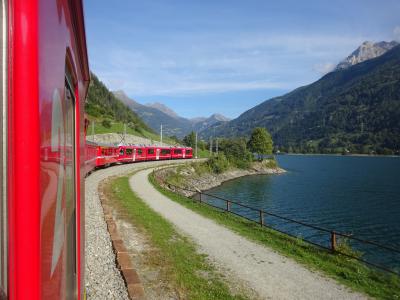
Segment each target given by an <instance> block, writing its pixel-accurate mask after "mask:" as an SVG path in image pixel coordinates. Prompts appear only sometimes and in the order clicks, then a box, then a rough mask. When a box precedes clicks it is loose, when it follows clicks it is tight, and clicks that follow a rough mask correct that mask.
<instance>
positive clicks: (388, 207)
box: [209, 155, 400, 271]
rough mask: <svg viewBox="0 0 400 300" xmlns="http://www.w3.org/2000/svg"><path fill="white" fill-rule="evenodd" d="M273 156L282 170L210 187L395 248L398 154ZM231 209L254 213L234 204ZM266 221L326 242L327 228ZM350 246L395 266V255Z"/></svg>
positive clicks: (398, 241) (398, 260) (398, 259)
mask: <svg viewBox="0 0 400 300" xmlns="http://www.w3.org/2000/svg"><path fill="white" fill-rule="evenodd" d="M277 160H278V163H279V165H280V166H281V167H282V168H284V169H285V170H287V173H285V174H282V175H259V176H247V177H242V178H238V179H235V180H232V181H228V182H226V183H224V184H223V185H221V186H219V187H216V188H214V189H211V190H210V191H209V193H211V194H213V195H217V196H220V197H223V198H228V199H231V200H233V201H237V202H240V203H243V204H246V205H249V206H251V207H254V208H258V209H263V210H265V211H267V212H271V213H275V214H279V215H281V216H285V217H289V218H292V219H295V220H298V221H302V222H305V223H308V224H312V225H317V226H321V227H323V228H327V229H330V230H335V231H339V232H343V233H348V234H352V235H353V236H355V237H359V238H362V239H365V240H370V241H375V242H377V243H379V244H383V245H387V246H391V247H394V248H396V249H400V175H399V171H400V158H397V157H356V156H324V155H280V156H277ZM214 203H217V202H216V201H215V200H214ZM220 205H222V203H220ZM232 209H233V210H234V211H235V212H237V213H240V214H242V215H246V216H247V217H248V218H251V219H254V220H257V218H258V214H257V213H250V212H249V211H248V210H245V209H241V208H240V207H237V206H235V205H233V206H232ZM265 222H266V223H267V224H269V225H271V226H273V227H275V228H277V229H279V230H283V231H286V232H288V233H291V234H294V235H296V236H301V237H303V238H305V239H307V240H309V241H312V242H315V243H318V244H321V245H323V246H326V247H329V241H330V239H329V234H324V233H323V232H319V231H316V230H312V229H307V228H304V227H302V226H297V225H293V224H288V223H287V222H283V221H280V220H278V219H276V218H273V217H269V216H266V218H265ZM351 246H352V247H353V248H355V249H357V250H360V251H361V252H363V253H364V258H365V259H367V260H368V261H371V262H374V263H379V264H385V265H389V266H391V267H392V268H395V269H396V270H397V271H400V255H398V254H393V253H391V252H389V251H385V250H380V249H378V248H377V247H375V246H371V245H365V244H362V243H358V242H351Z"/></svg>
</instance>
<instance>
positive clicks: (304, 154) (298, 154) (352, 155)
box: [275, 153, 400, 158]
mask: <svg viewBox="0 0 400 300" xmlns="http://www.w3.org/2000/svg"><path fill="white" fill-rule="evenodd" d="M275 156H277V157H279V156H338V157H349V156H350V157H383V158H384V157H393V158H400V155H394V154H393V155H383V154H356V153H354V154H346V155H343V154H339V153H337V154H332V153H284V154H275Z"/></svg>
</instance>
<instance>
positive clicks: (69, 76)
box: [64, 48, 79, 296]
mask: <svg viewBox="0 0 400 300" xmlns="http://www.w3.org/2000/svg"><path fill="white" fill-rule="evenodd" d="M71 57H72V55H71V53H70V49H69V48H68V49H67V56H66V63H65V72H64V74H65V84H64V88H65V92H64V97H66V95H67V90H68V92H69V95H70V96H71V100H72V145H73V149H72V153H73V163H72V174H73V199H72V200H73V202H74V204H73V205H74V209H73V211H72V213H71V214H72V216H71V218H73V221H74V223H73V230H74V238H73V239H72V243H73V244H72V248H73V249H74V255H73V257H72V258H73V261H74V264H73V270H72V271H73V274H72V275H73V277H72V280H73V286H74V290H76V288H77V286H78V282H77V279H78V278H77V275H78V274H77V271H78V268H79V266H78V256H79V253H78V251H79V249H78V240H77V239H78V230H79V228H78V222H77V221H78V220H77V209H78V206H77V199H78V197H79V195H78V194H77V193H78V189H77V188H76V187H77V184H78V181H77V180H78V164H77V163H78V156H77V145H76V141H77V132H76V130H77V127H76V126H77V121H79V116H77V111H76V108H77V105H78V103H77V95H76V82H77V81H76V78H77V77H76V73H75V72H74V70H75V68H74V66H73V64H72V59H71ZM65 103H66V99H65ZM66 213H67V212H66ZM66 226H67V227H68V223H67V224H66ZM67 231H68V229H67ZM66 234H68V233H66ZM66 238H67V239H68V236H66ZM67 247H68V246H67ZM67 268H68V266H67ZM70 292H72V294H75V291H70ZM67 296H68V295H67Z"/></svg>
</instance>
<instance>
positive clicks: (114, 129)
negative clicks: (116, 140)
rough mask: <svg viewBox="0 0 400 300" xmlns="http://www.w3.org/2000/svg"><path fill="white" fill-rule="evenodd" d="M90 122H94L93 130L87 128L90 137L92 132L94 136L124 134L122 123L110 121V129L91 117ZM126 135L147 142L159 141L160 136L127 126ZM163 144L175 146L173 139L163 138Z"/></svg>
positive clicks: (90, 127)
mask: <svg viewBox="0 0 400 300" xmlns="http://www.w3.org/2000/svg"><path fill="white" fill-rule="evenodd" d="M89 119H90V122H91V123H92V122H94V128H93V129H94V130H93V129H92V125H90V126H89V128H88V132H87V134H88V135H92V132H94V134H103V133H118V134H122V133H123V132H124V124H123V123H122V122H117V121H111V122H110V127H104V126H103V125H102V122H101V120H97V119H95V118H93V117H91V118H89ZM126 133H127V134H131V135H135V136H139V137H143V138H147V139H149V140H153V141H156V142H159V141H160V136H159V135H157V134H155V133H152V132H149V131H147V130H145V129H143V128H139V129H138V130H136V129H133V128H131V127H129V126H126ZM163 142H164V143H166V144H169V145H175V144H176V141H174V140H173V139H171V138H169V137H163Z"/></svg>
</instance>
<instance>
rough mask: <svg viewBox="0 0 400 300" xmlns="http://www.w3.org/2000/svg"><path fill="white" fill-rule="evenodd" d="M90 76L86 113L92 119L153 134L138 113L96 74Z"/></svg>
mask: <svg viewBox="0 0 400 300" xmlns="http://www.w3.org/2000/svg"><path fill="white" fill-rule="evenodd" d="M90 76H91V80H90V85H89V91H88V95H87V97H86V101H85V111H86V113H87V114H88V115H89V116H90V117H91V118H92V119H99V120H107V121H113V122H120V123H126V124H128V125H129V126H130V127H132V128H135V129H136V130H138V131H142V130H145V131H147V132H152V130H151V129H150V128H149V127H148V126H147V125H146V124H145V123H144V122H143V121H142V120H141V119H140V118H139V116H138V115H137V114H136V113H134V112H133V111H131V110H130V109H129V108H128V107H127V106H126V105H125V104H124V103H123V102H121V101H120V100H119V99H117V98H116V97H115V96H114V95H113V94H112V93H111V92H110V91H109V90H108V89H107V87H106V86H105V85H104V84H103V83H102V82H101V81H100V80H99V79H98V78H97V76H96V75H95V74H93V73H91V74H90Z"/></svg>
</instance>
